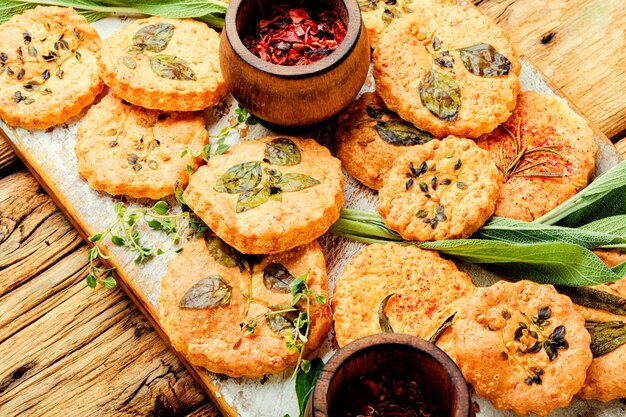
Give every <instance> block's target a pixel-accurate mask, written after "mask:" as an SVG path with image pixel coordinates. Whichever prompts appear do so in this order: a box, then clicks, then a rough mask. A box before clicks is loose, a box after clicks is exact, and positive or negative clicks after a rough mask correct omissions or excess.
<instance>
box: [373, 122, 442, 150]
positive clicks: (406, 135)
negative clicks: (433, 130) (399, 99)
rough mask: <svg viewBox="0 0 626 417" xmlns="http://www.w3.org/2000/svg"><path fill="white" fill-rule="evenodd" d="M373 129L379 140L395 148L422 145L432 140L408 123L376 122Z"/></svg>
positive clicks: (431, 136) (428, 135)
mask: <svg viewBox="0 0 626 417" xmlns="http://www.w3.org/2000/svg"><path fill="white" fill-rule="evenodd" d="M374 129H375V130H376V133H378V136H380V137H381V139H383V140H384V141H385V142H387V143H390V144H392V145H395V146H413V145H423V144H424V143H426V142H429V141H431V140H432V139H433V138H434V137H433V135H431V134H430V133H428V132H426V131H423V130H420V129H418V128H416V127H415V126H413V125H412V124H410V123H409V122H396V121H388V122H385V121H382V120H378V121H377V122H376V126H374Z"/></svg>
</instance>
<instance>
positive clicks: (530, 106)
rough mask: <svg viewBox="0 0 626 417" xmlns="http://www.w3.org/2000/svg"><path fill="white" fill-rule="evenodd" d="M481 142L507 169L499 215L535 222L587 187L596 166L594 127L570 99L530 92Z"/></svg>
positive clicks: (499, 165)
mask: <svg viewBox="0 0 626 417" xmlns="http://www.w3.org/2000/svg"><path fill="white" fill-rule="evenodd" d="M477 144H478V146H479V147H481V148H482V149H486V150H487V151H489V154H490V155H491V158H492V159H493V161H494V162H495V163H496V165H497V166H498V168H499V169H500V171H502V173H503V176H502V186H501V187H500V193H499V194H498V200H497V202H496V209H495V215H496V216H500V217H509V218H512V219H517V220H524V221H533V220H535V219H536V218H538V217H541V216H542V215H543V214H545V213H547V212H549V211H550V210H552V209H553V208H555V207H557V206H558V205H560V204H561V203H563V202H564V201H566V200H567V199H569V198H570V197H572V196H573V195H574V194H576V193H577V192H578V191H580V190H582V189H583V188H585V187H586V186H587V184H588V183H589V180H590V179H591V178H592V177H593V174H594V171H595V165H596V154H597V153H598V145H597V144H596V141H595V137H594V133H593V130H591V127H590V126H589V124H588V123H587V121H586V120H585V119H583V118H582V117H580V116H579V115H578V114H576V113H575V112H574V111H573V110H572V109H571V108H570V107H569V106H568V105H567V102H565V100H563V99H560V98H557V97H554V96H551V95H544V94H539V93H537V92H535V91H525V92H523V93H521V94H520V95H519V97H518V101H517V106H516V107H515V110H513V114H512V115H511V117H510V118H509V120H507V121H506V122H504V123H503V124H502V125H501V126H500V127H498V128H497V129H496V130H494V131H493V132H492V133H489V134H486V135H484V136H482V137H481V138H480V139H479V140H478V141H477Z"/></svg>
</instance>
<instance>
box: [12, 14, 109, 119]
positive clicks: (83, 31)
mask: <svg viewBox="0 0 626 417" xmlns="http://www.w3.org/2000/svg"><path fill="white" fill-rule="evenodd" d="M100 44H101V42H100V38H99V37H98V34H97V33H96V30H95V29H94V28H93V27H91V25H89V23H87V20H85V18H84V17H82V16H80V15H79V14H77V13H76V12H75V11H74V9H71V8H61V7H41V6H38V7H36V8H34V9H30V10H27V11H25V12H24V13H22V14H20V15H16V16H13V17H12V18H11V19H10V20H9V21H8V22H6V23H4V24H3V25H2V26H0V119H2V120H4V122H6V123H7V124H8V125H11V126H19V127H23V128H25V129H47V128H49V127H52V126H55V125H57V124H60V123H63V122H65V121H67V120H68V119H69V118H71V117H73V116H76V115H77V114H79V113H80V112H81V110H83V108H85V107H86V106H88V105H89V104H91V103H92V102H93V101H94V100H95V98H96V96H97V95H98V94H99V93H100V92H101V91H102V88H103V87H104V84H103V83H102V80H101V79H100V76H99V75H98V65H97V62H96V52H97V51H98V49H100Z"/></svg>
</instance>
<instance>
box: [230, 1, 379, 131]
mask: <svg viewBox="0 0 626 417" xmlns="http://www.w3.org/2000/svg"><path fill="white" fill-rule="evenodd" d="M272 3H276V2H275V0H232V1H231V2H230V4H229V6H228V11H227V13H226V19H225V22H224V30H223V31H222V38H221V42H220V65H221V68H222V73H223V75H224V79H225V80H226V85H227V87H228V89H229V90H230V92H231V94H232V95H233V97H234V98H235V99H236V100H237V101H238V102H239V103H240V104H241V105H242V106H243V107H245V108H246V109H247V110H248V111H249V112H250V113H252V114H253V115H254V116H255V117H257V118H258V119H260V120H262V121H265V122H269V123H270V124H274V125H278V126H308V125H313V124H317V123H320V122H322V121H324V120H327V119H329V118H331V117H332V116H334V115H336V114H337V113H339V112H340V111H341V110H342V109H344V108H345V107H346V106H348V105H349V104H350V103H351V102H352V100H354V98H355V97H356V95H357V94H358V93H359V91H360V89H361V87H362V86H363V83H364V82H365V78H366V77H367V72H368V70H369V65H370V46H369V39H368V37H367V32H366V30H365V26H364V25H363V22H362V21H361V11H360V9H359V5H358V3H357V1H356V0H319V1H313V2H311V3H312V4H316V5H317V7H319V8H321V9H333V10H336V11H337V14H338V16H339V18H340V19H341V20H342V22H343V23H344V25H346V28H347V32H346V37H345V39H344V41H343V42H342V43H341V45H339V47H338V48H337V50H335V51H334V52H333V53H332V54H330V55H329V56H327V57H325V58H323V59H321V60H319V61H317V62H314V63H311V64H309V65H302V66H285V65H276V64H272V63H270V62H267V61H264V60H262V59H261V58H259V57H257V56H256V55H254V54H253V53H252V52H250V51H249V50H248V49H247V48H246V47H245V46H244V44H243V42H242V40H241V38H240V36H239V34H240V33H241V32H242V31H244V30H246V29H248V28H250V27H253V26H254V25H255V24H256V23H257V21H258V19H260V17H261V16H262V14H261V9H260V6H262V7H263V8H264V10H269V9H270V8H269V5H270V4H272Z"/></svg>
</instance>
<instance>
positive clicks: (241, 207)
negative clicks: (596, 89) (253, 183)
mask: <svg viewBox="0 0 626 417" xmlns="http://www.w3.org/2000/svg"><path fill="white" fill-rule="evenodd" d="M269 198H270V190H269V188H267V187H263V188H255V189H253V190H250V191H245V192H243V193H241V194H240V195H239V198H238V199H237V205H236V207H235V211H236V212H237V213H243V212H244V211H248V210H251V209H253V208H255V207H258V206H260V205H261V204H263V203H265V202H266V201H267V200H268V199H269Z"/></svg>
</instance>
